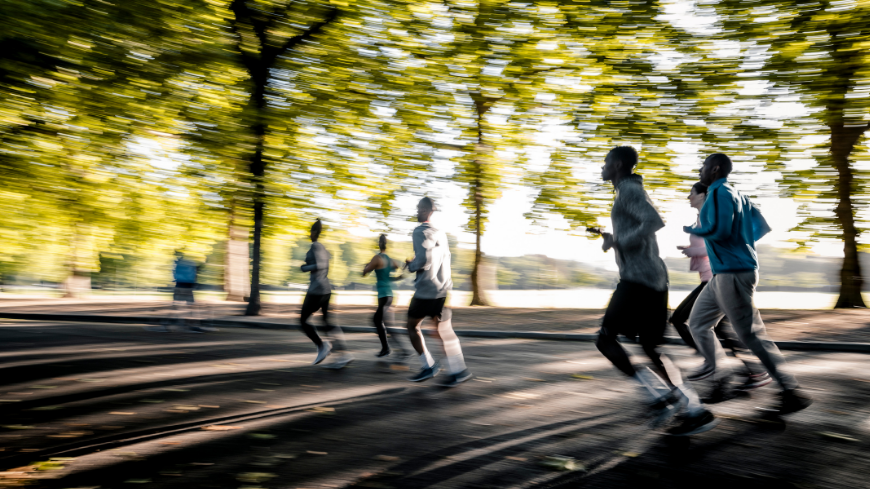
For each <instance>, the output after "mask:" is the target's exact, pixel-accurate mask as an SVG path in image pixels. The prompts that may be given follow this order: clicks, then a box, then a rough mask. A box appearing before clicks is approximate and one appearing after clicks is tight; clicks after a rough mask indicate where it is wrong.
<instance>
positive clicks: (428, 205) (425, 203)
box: [420, 197, 438, 211]
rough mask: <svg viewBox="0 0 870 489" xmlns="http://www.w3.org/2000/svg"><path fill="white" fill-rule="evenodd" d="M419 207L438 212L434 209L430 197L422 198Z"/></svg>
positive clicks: (433, 203) (433, 202)
mask: <svg viewBox="0 0 870 489" xmlns="http://www.w3.org/2000/svg"><path fill="white" fill-rule="evenodd" d="M420 205H422V206H423V207H425V208H427V209H431V210H433V211H437V210H438V208H437V207H435V201H434V200H432V199H431V198H430V197H423V198H422V199H420Z"/></svg>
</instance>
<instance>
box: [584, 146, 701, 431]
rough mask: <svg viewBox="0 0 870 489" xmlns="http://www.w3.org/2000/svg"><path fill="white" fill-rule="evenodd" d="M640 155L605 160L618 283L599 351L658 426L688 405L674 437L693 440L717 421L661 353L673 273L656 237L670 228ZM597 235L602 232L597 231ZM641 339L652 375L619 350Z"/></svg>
mask: <svg viewBox="0 0 870 489" xmlns="http://www.w3.org/2000/svg"><path fill="white" fill-rule="evenodd" d="M636 164H637V152H636V151H635V150H634V148H632V147H630V146H618V147H616V148H613V149H612V150H611V151H610V153H608V154H607V157H606V158H605V160H604V167H603V168H602V170H601V177H602V178H603V179H604V180H605V181H610V182H613V186H614V188H615V189H616V198H615V199H614V200H613V209H612V211H611V216H610V217H611V221H612V222H613V233H612V234H611V233H600V234H601V235H602V236H603V237H604V244H603V245H602V249H603V250H604V251H607V250H609V249H611V248H613V249H614V251H615V253H616V264H617V266H618V268H619V283H618V284H617V286H616V291H614V293H613V296H612V297H611V298H610V304H608V306H607V311H606V312H605V313H604V319H603V321H602V324H601V330H600V331H599V332H598V340H597V342H596V345H597V346H598V349H599V350H600V351H601V353H602V354H603V355H604V356H605V357H607V359H608V360H610V361H611V362H612V363H613V365H614V366H615V367H616V368H618V369H619V370H620V371H622V372H623V373H624V374H625V375H627V376H629V377H631V378H633V379H634V380H635V381H637V382H638V383H639V384H640V385H641V386H642V389H641V390H642V391H643V392H645V394H646V396H647V398H648V400H649V408H650V414H651V415H652V418H653V421H652V424H653V425H654V426H656V425H658V424H661V423H663V422H664V421H666V420H667V419H668V418H669V417H670V416H671V415H672V414H673V413H674V412H675V411H676V409H675V408H674V406H673V404H678V405H679V404H681V402H680V401H679V400H682V403H685V404H686V408H687V413H686V416H685V419H684V421H683V423H682V424H681V425H679V426H675V427H674V428H672V429H671V430H669V432H670V433H671V434H674V435H692V434H696V433H701V432H704V431H707V430H709V429H711V428H713V427H715V426H716V424H717V423H718V420H717V419H716V418H715V417H714V416H713V413H711V412H710V411H708V410H707V409H705V408H704V406H703V405H702V404H701V402H700V400H699V399H698V394H697V393H695V391H694V390H693V389H692V388H691V387H690V386H688V385H687V384H683V381H682V378H681V376H680V373H679V370H678V369H677V368H676V366H675V365H673V362H671V361H670V360H669V359H668V358H667V357H665V356H663V355H662V354H661V353H659V351H658V349H657V348H658V346H659V345H661V344H662V343H663V341H664V332H665V327H666V325H667V320H668V271H667V268H666V267H665V263H664V261H662V259H661V257H659V247H658V242H657V241H656V235H655V233H656V231H658V230H659V229H661V228H663V227H664V226H665V223H664V221H662V218H661V216H660V215H659V213H658V211H657V210H656V208H655V207H654V206H653V204H652V202H651V201H650V198H649V196H648V195H647V193H646V191H645V190H644V188H643V178H642V177H641V176H640V175H636V174H634V173H633V172H632V171H633V169H634V167H635V165H636ZM596 231H597V230H596ZM620 334H621V335H624V336H626V337H629V338H638V342H639V343H640V345H641V347H642V348H643V351H644V353H646V355H647V356H648V357H649V359H650V360H651V361H652V364H653V368H652V369H637V368H635V366H634V365H632V363H631V360H629V357H628V353H627V352H626V351H625V349H624V348H623V347H622V345H620V344H619V340H618V339H617V337H618V335H620Z"/></svg>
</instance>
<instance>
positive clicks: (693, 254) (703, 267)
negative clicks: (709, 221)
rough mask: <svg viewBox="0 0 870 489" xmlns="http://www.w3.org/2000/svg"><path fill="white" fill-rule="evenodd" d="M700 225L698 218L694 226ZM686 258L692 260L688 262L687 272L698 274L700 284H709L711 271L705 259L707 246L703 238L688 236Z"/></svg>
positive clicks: (711, 275)
mask: <svg viewBox="0 0 870 489" xmlns="http://www.w3.org/2000/svg"><path fill="white" fill-rule="evenodd" d="M700 225H701V222H700V218H699V219H698V220H696V221H695V226H694V227H698V226H700ZM685 253H686V256H688V257H690V258H691V259H692V261H691V262H689V270H691V271H693V272H698V275H700V276H701V282H709V281H710V279H711V278H713V271H712V270H711V269H710V259H709V258H707V244H706V243H705V242H704V238H702V237H700V236H695V235H694V234H690V235H689V247H688V248H686V249H685Z"/></svg>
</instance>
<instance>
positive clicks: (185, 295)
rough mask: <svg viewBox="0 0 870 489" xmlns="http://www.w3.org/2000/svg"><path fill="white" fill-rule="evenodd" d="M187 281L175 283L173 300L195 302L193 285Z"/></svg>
mask: <svg viewBox="0 0 870 489" xmlns="http://www.w3.org/2000/svg"><path fill="white" fill-rule="evenodd" d="M194 285H196V284H191V283H187V282H177V283H176V284H175V293H174V294H173V295H172V300H173V301H177V302H193V286H194Z"/></svg>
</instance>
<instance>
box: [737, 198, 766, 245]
mask: <svg viewBox="0 0 870 489" xmlns="http://www.w3.org/2000/svg"><path fill="white" fill-rule="evenodd" d="M743 198H744V199H746V204H748V206H749V219H750V220H751V221H752V236H753V237H754V238H755V241H758V240H760V239H761V238H763V237H764V236H765V235H767V233H769V232H770V231H771V229H770V225H769V224H767V219H765V218H764V216H762V215H761V211H760V210H758V207H755V205H754V204H753V203H752V201H751V200H749V197H745V196H744V197H743Z"/></svg>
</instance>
